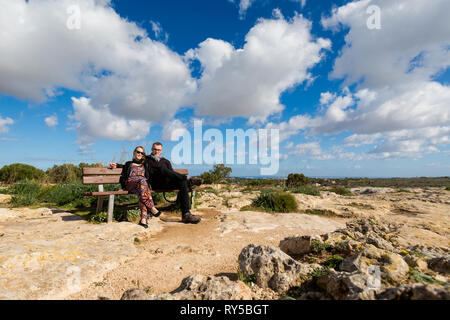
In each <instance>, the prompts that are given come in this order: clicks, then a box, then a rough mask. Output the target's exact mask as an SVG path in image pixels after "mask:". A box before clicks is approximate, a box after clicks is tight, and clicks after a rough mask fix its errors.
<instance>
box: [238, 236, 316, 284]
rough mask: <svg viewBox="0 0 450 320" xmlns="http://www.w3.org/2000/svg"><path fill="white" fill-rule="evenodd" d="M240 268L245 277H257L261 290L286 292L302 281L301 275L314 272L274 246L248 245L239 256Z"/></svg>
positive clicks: (256, 280)
mask: <svg viewBox="0 0 450 320" xmlns="http://www.w3.org/2000/svg"><path fill="white" fill-rule="evenodd" d="M238 259H239V267H240V269H241V270H242V272H243V275H244V277H255V283H256V284H257V285H258V286H260V287H261V288H270V289H272V290H274V291H276V292H284V291H286V290H288V289H289V288H290V287H291V286H295V285H297V284H298V283H299V281H300V276H301V275H306V274H308V273H309V272H311V271H312V268H311V267H310V266H309V265H306V264H301V263H298V262H297V261H295V260H294V259H292V258H291V257H290V256H288V255H287V254H286V253H284V252H282V251H281V250H279V249H277V248H275V247H273V246H255V245H253V244H250V245H248V246H247V247H245V248H244V249H242V251H241V254H240V255H239V258H238Z"/></svg>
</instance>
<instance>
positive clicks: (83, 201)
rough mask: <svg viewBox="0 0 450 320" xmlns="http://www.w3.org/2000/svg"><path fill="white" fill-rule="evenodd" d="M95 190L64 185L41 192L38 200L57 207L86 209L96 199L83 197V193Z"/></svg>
mask: <svg viewBox="0 0 450 320" xmlns="http://www.w3.org/2000/svg"><path fill="white" fill-rule="evenodd" d="M105 189H106V188H105ZM96 190H97V187H96V186H95V185H84V184H82V183H64V184H60V185H57V186H53V187H48V188H45V189H44V190H42V192H41V194H40V200H42V201H43V202H47V203H54V204H56V205H59V206H62V205H66V204H69V203H72V204H73V205H75V206H85V207H87V206H90V205H91V204H92V202H94V201H95V200H96V199H97V197H85V196H84V193H85V192H92V191H96ZM105 191H106V190H105ZM108 191H109V190H108Z"/></svg>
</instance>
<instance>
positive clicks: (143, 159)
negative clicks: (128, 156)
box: [133, 146, 146, 163]
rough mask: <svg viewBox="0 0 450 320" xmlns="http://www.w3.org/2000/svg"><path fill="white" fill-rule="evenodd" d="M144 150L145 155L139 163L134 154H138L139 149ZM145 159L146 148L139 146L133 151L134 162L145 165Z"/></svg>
mask: <svg viewBox="0 0 450 320" xmlns="http://www.w3.org/2000/svg"><path fill="white" fill-rule="evenodd" d="M139 148H140V149H142V150H143V151H144V154H143V155H142V159H141V160H140V161H139V160H137V159H136V158H135V157H134V154H135V153H136V151H137V149H139ZM145 157H146V153H145V148H144V147H143V146H137V147H136V148H134V151H133V162H135V163H143V162H144V161H145Z"/></svg>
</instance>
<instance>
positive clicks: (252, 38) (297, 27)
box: [186, 15, 330, 124]
mask: <svg viewBox="0 0 450 320" xmlns="http://www.w3.org/2000/svg"><path fill="white" fill-rule="evenodd" d="M310 29H311V23H310V22H309V21H308V20H306V19H305V18H303V16H301V15H296V16H295V17H293V18H292V19H291V20H289V21H287V20H285V19H283V18H279V19H269V20H268V19H260V20H258V23H257V24H256V25H255V26H254V27H253V28H252V29H251V30H250V31H249V33H248V34H247V36H246V38H245V40H246V43H245V45H244V47H243V48H242V49H235V48H233V47H232V46H231V45H230V44H229V43H227V42H224V41H222V40H214V39H207V40H206V41H204V42H202V43H201V44H200V45H199V47H198V48H197V49H195V50H191V51H189V52H188V53H187V54H186V57H187V58H188V59H194V58H195V59H198V60H199V61H200V62H201V64H202V68H203V74H202V77H201V79H200V81H199V90H198V92H197V94H196V96H195V98H194V101H195V102H196V103H197V106H196V109H195V111H196V114H197V115H200V116H215V117H249V118H250V119H249V123H250V124H252V123H254V122H255V121H265V120H266V118H267V117H268V116H270V115H272V114H274V113H279V112H281V111H282V110H283V108H284V106H283V105H281V103H280V95H281V93H282V92H284V91H285V90H287V89H290V88H293V87H295V86H297V85H299V84H301V83H303V82H304V81H305V80H308V79H310V78H311V77H312V76H311V74H309V72H308V69H310V68H311V67H313V66H314V65H315V64H317V63H318V62H319V61H320V60H321V58H322V54H321V50H322V49H327V48H329V47H330V41H329V40H325V39H322V38H319V39H317V40H316V39H314V38H313V37H312V35H311V33H310Z"/></svg>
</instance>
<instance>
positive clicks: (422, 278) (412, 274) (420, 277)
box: [408, 268, 447, 286]
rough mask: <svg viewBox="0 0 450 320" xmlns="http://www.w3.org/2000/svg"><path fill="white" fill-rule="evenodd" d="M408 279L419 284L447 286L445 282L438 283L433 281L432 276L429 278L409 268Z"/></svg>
mask: <svg viewBox="0 0 450 320" xmlns="http://www.w3.org/2000/svg"><path fill="white" fill-rule="evenodd" d="M408 275H409V279H411V280H413V281H414V282H420V283H428V284H439V285H441V286H445V285H447V282H443V281H438V280H436V279H434V278H433V277H432V276H429V275H427V274H425V273H423V272H421V271H419V270H417V269H414V268H409V273H408Z"/></svg>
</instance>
